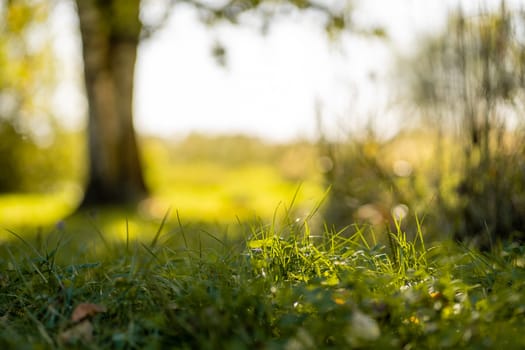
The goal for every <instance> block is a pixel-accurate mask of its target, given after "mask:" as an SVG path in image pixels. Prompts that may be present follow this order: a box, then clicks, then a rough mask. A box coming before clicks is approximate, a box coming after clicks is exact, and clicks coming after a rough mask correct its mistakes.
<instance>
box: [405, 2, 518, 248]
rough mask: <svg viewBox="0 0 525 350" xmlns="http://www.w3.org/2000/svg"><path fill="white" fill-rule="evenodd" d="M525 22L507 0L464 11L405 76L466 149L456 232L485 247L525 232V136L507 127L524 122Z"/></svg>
mask: <svg viewBox="0 0 525 350" xmlns="http://www.w3.org/2000/svg"><path fill="white" fill-rule="evenodd" d="M524 24H525V14H524V13H523V12H519V11H515V12H512V11H509V10H508V9H507V8H506V7H505V3H504V2H502V4H501V8H500V10H499V11H498V12H494V13H480V14H479V15H478V16H474V17H467V16H465V15H464V14H462V13H461V12H459V13H457V14H455V15H454V16H452V17H451V18H450V20H449V22H448V26H447V28H446V31H445V32H444V33H441V34H440V35H439V36H437V37H434V38H429V39H427V40H426V42H425V43H424V44H423V45H422V46H421V49H420V51H419V52H418V53H417V54H416V55H415V56H414V57H412V58H410V59H409V62H408V66H409V67H410V71H409V72H408V74H406V75H405V76H406V77H409V79H410V80H409V81H408V84H407V86H408V87H409V89H410V91H409V93H410V94H411V97H412V101H413V102H414V103H415V105H417V106H418V107H421V108H422V110H423V113H422V115H424V117H425V120H424V121H425V122H426V123H430V125H431V126H432V127H434V128H436V129H438V130H439V131H440V133H441V134H442V135H445V134H447V135H452V136H453V138H454V139H455V141H456V143H457V144H458V145H459V147H460V149H461V151H462V152H460V153H459V155H460V157H456V158H455V162H456V163H457V164H459V165H460V169H459V172H460V179H461V180H460V182H459V184H458V186H457V188H456V193H455V194H456V198H457V201H456V203H457V204H455V207H454V208H445V211H446V212H448V213H449V215H450V214H452V217H449V220H451V221H453V222H455V228H454V232H453V234H454V237H455V238H456V239H458V240H461V241H469V242H472V243H474V244H476V245H478V246H479V247H481V248H485V249H486V248H489V246H490V245H491V244H492V243H493V242H494V241H496V239H514V240H523V239H524V238H525V220H524V219H523V212H524V211H525V205H524V204H525V175H524V174H523V171H522V170H520V169H522V167H523V166H525V153H524V151H525V150H524V149H523V146H522V140H523V137H524V136H525V135H523V134H519V133H517V132H512V133H511V132H509V130H511V129H510V128H509V126H508V121H509V117H514V118H516V119H518V121H519V119H520V116H522V112H523V94H524V93H525V85H524V83H525V80H524V76H525V55H524V51H523V41H522V40H523V35H524V34H525V33H524V32H523V25H524ZM405 72H406V71H405ZM521 118H522V117H521ZM509 145H510V147H509ZM438 152H439V154H438V157H442V156H443V149H439V150H438ZM440 176H442V177H444V176H446V174H443V173H442V174H441V175H440ZM437 190H438V191H437V192H438V193H440V190H441V189H440V188H438V189H437ZM440 199H441V198H438V201H440ZM440 204H442V205H444V206H445V207H446V206H448V204H447V203H440Z"/></svg>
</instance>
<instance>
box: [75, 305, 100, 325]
mask: <svg viewBox="0 0 525 350" xmlns="http://www.w3.org/2000/svg"><path fill="white" fill-rule="evenodd" d="M101 312H106V307H105V306H102V305H98V304H91V303H82V304H78V305H77V307H76V308H75V310H73V314H72V315H71V321H73V322H79V321H82V320H83V319H85V318H88V317H91V316H95V315H96V314H98V313H101Z"/></svg>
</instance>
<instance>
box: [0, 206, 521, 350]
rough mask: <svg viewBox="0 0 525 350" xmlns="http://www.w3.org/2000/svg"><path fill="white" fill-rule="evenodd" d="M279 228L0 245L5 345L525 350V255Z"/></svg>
mask: <svg viewBox="0 0 525 350" xmlns="http://www.w3.org/2000/svg"><path fill="white" fill-rule="evenodd" d="M283 217H284V218H283V219H282V220H277V221H276V222H274V223H273V224H271V225H263V224H261V225H255V224H250V225H245V226H243V225H241V224H239V225H240V227H239V230H240V231H243V232H244V234H245V237H244V238H242V239H236V240H232V239H228V238H227V237H225V235H224V232H221V231H220V229H219V227H217V229H216V230H215V231H213V230H212V229H210V227H206V228H203V227H199V226H198V225H185V224H184V223H179V222H178V220H177V219H176V218H175V217H173V216H171V217H167V218H166V220H165V221H163V222H162V223H158V226H157V227H156V228H155V230H154V231H152V232H150V235H149V239H147V240H145V239H136V238H135V239H133V238H130V239H127V240H123V241H120V242H118V241H109V240H108V239H107V237H106V236H105V233H104V232H101V231H99V230H98V229H97V227H96V226H95V227H93V226H92V228H91V229H90V231H91V235H90V236H88V237H89V239H88V238H86V236H85V235H82V236H83V237H84V239H82V240H80V239H77V236H76V235H75V232H72V231H68V228H67V227H66V228H63V227H58V228H57V229H56V230H55V231H54V232H51V233H47V232H45V234H42V235H36V236H34V237H33V238H23V237H21V236H19V235H18V234H17V233H16V232H11V233H10V234H11V235H12V237H13V240H11V241H9V242H8V243H4V244H3V245H2V246H1V247H0V271H1V272H0V325H1V327H0V347H1V348H2V349H10V348H13V349H15V348H16V349H19V348H43V349H46V348H71V347H74V348H86V349H96V348H116V349H127V348H140V349H142V348H152V349H155V348H176V349H184V348H186V349H320V348H334V349H335V348H337V349H341V348H370V349H424V348H427V349H438V348H439V349H494V348H506V349H520V348H523V347H524V346H525V338H523V336H522V335H523V332H524V331H525V317H524V316H525V293H524V291H525V269H524V268H523V266H524V263H525V261H524V259H523V254H524V251H523V247H517V246H509V247H505V248H504V249H503V248H502V249H500V250H499V251H498V252H497V253H495V254H493V255H484V254H481V253H478V252H476V251H471V250H468V249H466V248H462V247H460V246H457V245H453V244H448V243H440V244H438V245H434V246H432V247H425V245H424V244H423V242H422V235H421V234H419V235H418V236H417V239H416V240H415V241H407V239H406V237H405V235H404V234H403V233H402V232H396V233H394V234H393V235H392V240H391V244H390V247H385V246H381V245H375V244H374V243H373V242H367V241H365V240H364V239H363V236H362V234H361V233H360V231H359V230H356V229H354V231H355V233H354V234H352V235H350V237H349V235H348V234H347V235H343V234H337V233H331V232H314V231H312V230H311V229H310V228H309V226H308V224H307V222H306V221H295V220H287V218H286V216H283ZM86 225H87V226H90V225H91V224H87V223H86ZM69 230H75V229H74V228H70V229H69ZM125 232H126V231H124V234H125ZM125 235H126V234H125ZM126 236H128V237H129V235H126Z"/></svg>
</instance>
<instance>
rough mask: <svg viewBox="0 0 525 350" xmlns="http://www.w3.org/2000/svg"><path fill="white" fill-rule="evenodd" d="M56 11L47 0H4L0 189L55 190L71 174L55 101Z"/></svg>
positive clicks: (0, 15) (0, 7)
mask: <svg viewBox="0 0 525 350" xmlns="http://www.w3.org/2000/svg"><path fill="white" fill-rule="evenodd" d="M51 10H52V4H51V2H50V1H48V0H16V1H0V169H2V170H1V172H0V192H14V191H29V190H32V191H35V190H42V189H50V188H53V184H54V183H55V182H56V181H57V178H59V179H61V178H63V177H67V176H69V175H71V173H70V172H69V170H68V169H66V168H67V164H69V165H70V162H69V160H66V159H67V158H68V157H69V156H70V154H69V151H68V150H67V149H66V148H61V147H59V145H58V144H57V141H56V139H57V136H58V135H57V133H58V130H57V128H56V123H55V122H54V120H53V118H52V112H51V104H50V101H51V100H52V97H53V92H54V83H55V77H56V75H55V73H56V70H55V68H56V67H55V64H54V55H53V50H52V45H51V36H50V32H49V30H48V24H49V16H50V12H51ZM62 141H63V142H62V145H64V144H68V143H69V141H66V140H62ZM50 154H52V155H53V156H52V157H50ZM64 157H65V158H64ZM66 174H67V175H66Z"/></svg>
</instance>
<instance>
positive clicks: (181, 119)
mask: <svg viewBox="0 0 525 350" xmlns="http://www.w3.org/2000/svg"><path fill="white" fill-rule="evenodd" d="M520 2H521V1H520V0H516V1H507V3H510V4H511V5H512V4H519V3H520ZM458 4H461V5H462V6H463V7H464V8H466V9H467V11H468V10H470V11H472V10H476V9H477V8H478V6H479V5H478V2H477V1H474V0H425V1H421V0H361V1H357V2H356V10H355V12H354V18H355V21H356V22H358V23H360V24H362V25H363V26H366V25H373V24H377V25H381V26H383V27H385V28H386V30H387V33H388V35H389V36H390V38H391V40H390V41H388V42H384V41H381V40H377V39H365V38H363V37H359V36H355V35H344V36H343V37H342V39H341V40H340V42H338V43H336V44H333V43H332V44H331V43H329V42H328V41H327V40H326V36H325V35H324V32H323V30H322V28H321V27H320V26H319V25H318V24H317V23H315V22H316V21H315V18H312V17H310V18H306V17H305V16H295V17H294V18H290V19H286V20H283V21H278V22H275V23H273V24H272V26H271V30H270V32H269V34H268V35H266V36H261V35H260V34H259V33H258V32H257V31H256V30H255V29H253V28H249V27H242V26H240V27H239V26H238V27H230V26H219V27H216V28H214V29H208V28H206V27H205V26H203V25H202V24H201V23H200V22H199V21H198V19H197V16H196V14H195V12H194V11H193V10H192V9H191V8H189V7H185V6H182V5H178V6H177V7H175V11H174V13H173V15H172V16H171V18H170V21H169V23H168V24H167V25H166V27H165V28H164V29H163V30H161V31H159V32H158V33H156V34H155V35H154V36H153V38H151V39H149V40H147V41H145V42H143V43H142V44H141V46H140V48H139V54H138V62H137V67H136V80H135V82H136V86H135V104H134V111H135V124H136V127H137V129H138V130H139V131H140V132H146V133H154V134H158V135H162V136H167V137H170V136H173V135H184V134H187V133H190V132H194V131H197V132H206V133H240V132H242V133H248V134H251V135H255V136H260V137H262V138H265V139H269V140H274V141H286V140H290V139H294V138H298V137H310V138H311V137H316V136H317V134H316V112H315V111H316V103H318V104H320V105H321V106H322V108H321V110H322V112H323V113H322V115H323V122H324V123H325V124H326V128H327V129H328V130H332V131H333V130H340V129H341V128H351V127H355V126H356V125H363V124H364V123H366V118H365V117H366V116H375V118H374V120H375V123H374V124H375V125H376V126H378V127H379V128H382V129H384V130H395V129H396V128H397V127H398V126H399V124H398V121H397V120H396V118H395V115H396V114H395V113H391V111H390V109H391V108H390V107H388V106H387V105H388V101H389V99H391V98H392V97H393V96H394V95H395V91H392V87H391V86H390V85H388V84H386V83H385V81H386V80H387V76H388V72H389V69H390V64H391V63H392V62H393V58H394V57H395V52H405V53H406V52H409V50H411V48H413V47H414V44H415V43H417V38H418V37H420V35H422V34H424V33H431V32H435V31H436V30H438V29H439V28H441V27H442V26H443V25H444V23H445V19H446V15H447V13H448V11H449V10H450V9H452V8H456V7H457V6H458ZM484 4H485V6H488V7H492V6H497V4H499V0H492V1H489V0H487V1H484ZM55 18H56V20H55V22H56V24H55V28H54V31H55V33H56V37H57V39H56V46H57V50H58V51H59V52H60V54H61V57H62V62H61V66H62V73H63V79H62V81H63V83H62V85H61V88H60V89H59V90H58V93H57V98H56V101H55V105H56V107H57V108H56V109H57V112H58V113H59V114H60V115H62V116H63V119H64V120H66V121H67V123H68V124H69V125H72V126H75V125H79V124H81V123H83V122H85V114H86V107H85V106H86V103H85V100H84V98H83V95H82V85H81V84H82V83H81V78H82V77H81V76H80V75H79V74H78V73H79V72H80V71H81V70H80V69H81V68H80V67H81V63H80V44H79V42H78V34H77V33H78V29H77V27H76V26H77V24H76V18H75V13H74V8H73V6H72V1H68V2H61V3H60V5H59V6H58V7H57V11H56V13H55ZM217 39H219V40H221V42H222V43H223V44H224V45H225V47H226V48H227V59H228V66H227V67H226V68H222V67H220V66H219V65H218V64H217V63H216V62H215V60H214V59H213V57H212V55H211V48H212V46H213V43H214V42H215V41H216V40H217ZM371 76H375V78H374V79H371V78H370V77H371ZM64 101H68V102H69V103H65V102H64Z"/></svg>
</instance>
